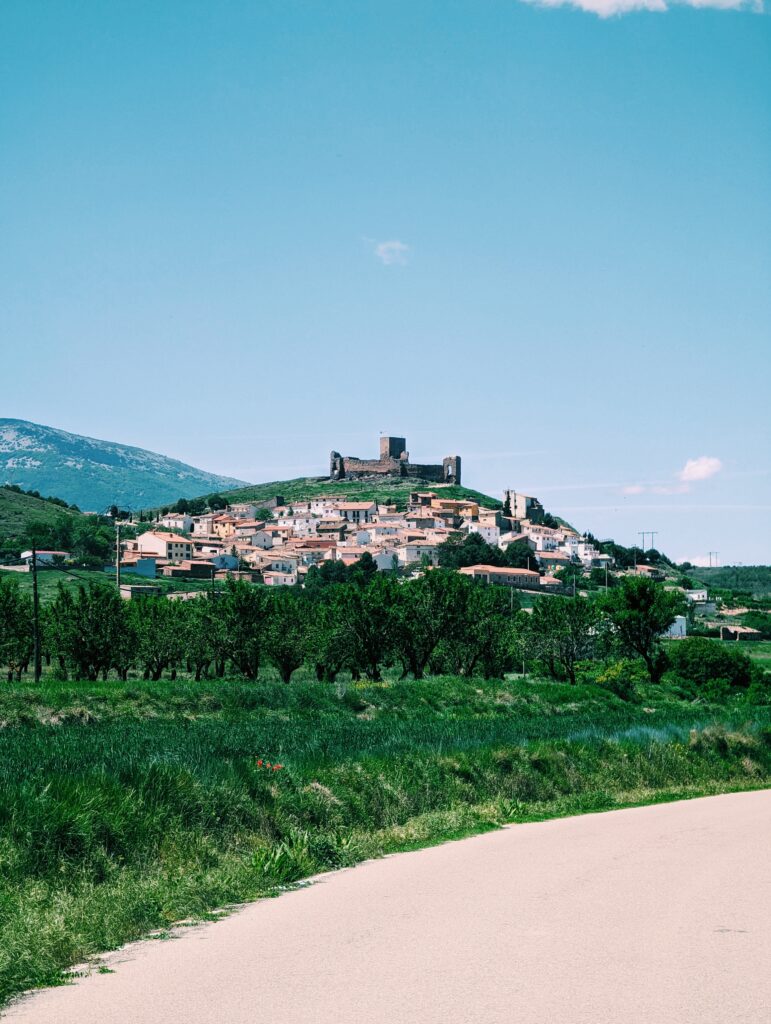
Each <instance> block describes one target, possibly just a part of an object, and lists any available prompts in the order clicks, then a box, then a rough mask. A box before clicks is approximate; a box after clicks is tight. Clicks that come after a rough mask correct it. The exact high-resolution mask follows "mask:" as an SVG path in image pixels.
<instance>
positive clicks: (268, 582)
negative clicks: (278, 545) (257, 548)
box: [262, 569, 297, 587]
mask: <svg viewBox="0 0 771 1024" xmlns="http://www.w3.org/2000/svg"><path fill="white" fill-rule="evenodd" d="M262 582H263V583H264V584H265V586H266V587H293V586H295V585H296V583H297V573H296V572H276V571H275V570H272V569H269V570H267V571H263V574H262Z"/></svg>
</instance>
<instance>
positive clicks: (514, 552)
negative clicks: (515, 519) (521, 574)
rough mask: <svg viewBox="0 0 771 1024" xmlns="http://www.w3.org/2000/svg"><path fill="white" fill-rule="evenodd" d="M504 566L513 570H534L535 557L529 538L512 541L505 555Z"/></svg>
mask: <svg viewBox="0 0 771 1024" xmlns="http://www.w3.org/2000/svg"><path fill="white" fill-rule="evenodd" d="M503 564H504V565H507V566H510V567H511V568H512V569H534V568H535V556H534V555H533V552H532V551H531V549H530V545H529V544H528V543H527V538H525V537H523V538H522V540H514V541H512V542H511V543H510V544H509V545H508V546H507V547H506V550H505V551H504V553H503Z"/></svg>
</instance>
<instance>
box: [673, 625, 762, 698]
mask: <svg viewBox="0 0 771 1024" xmlns="http://www.w3.org/2000/svg"><path fill="white" fill-rule="evenodd" d="M669 660H670V662H671V665H672V669H673V671H674V673H675V674H676V675H677V676H679V677H680V679H683V680H685V681H686V682H687V683H691V684H693V685H695V686H697V687H698V688H699V689H701V688H704V689H713V690H714V688H715V684H716V683H717V681H718V680H720V681H723V680H724V681H725V683H726V684H727V686H728V687H729V688H730V687H741V688H744V689H746V688H747V687H748V686H749V685H750V684H751V683H752V682H753V680H754V679H755V678H756V676H757V671H758V670H756V669H755V666H754V665H753V663H752V661H751V659H750V658H749V657H748V656H747V655H746V654H743V653H742V652H741V651H736V650H732V649H731V648H728V647H724V646H723V644H721V643H718V642H716V641H714V640H707V639H705V638H703V637H689V638H687V639H685V640H678V641H677V642H676V643H673V644H672V645H671V646H670V648H669ZM724 689H725V686H722V685H721V686H720V690H721V691H723V690H724Z"/></svg>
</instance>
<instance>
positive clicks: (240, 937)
mask: <svg viewBox="0 0 771 1024" xmlns="http://www.w3.org/2000/svg"><path fill="white" fill-rule="evenodd" d="M770 850H771V790H767V791H765V792H757V793H741V794H735V795H729V796H718V797H711V798H708V799H704V800H693V801H686V802H682V803H674V804H664V805H659V806H656V807H645V808H639V809H634V810H624V811H615V812H612V813H609V814H595V815H589V816H585V817H579V818H567V819H562V820H559V821H550V822H544V823H541V824H535V825H519V826H514V827H511V828H507V829H504V830H502V831H499V832H494V833H489V834H487V835H484V836H478V837H476V838H473V839H466V840H463V841H461V842H456V843H449V844H447V845H445V846H440V847H435V848H433V849H429V850H422V851H419V852H417V853H408V854H401V855H398V856H395V857H390V858H387V859H385V860H381V861H375V862H371V863H368V864H364V865H362V866H360V867H357V868H354V869H352V870H349V871H340V872H336V873H334V874H330V875H326V876H323V877H322V878H321V879H319V880H318V881H317V883H316V884H315V885H313V886H311V887H309V888H306V889H303V890H299V891H295V892H292V893H288V894H286V895H284V896H282V897H281V898H280V899H276V900H265V901H263V902H260V903H255V904H252V905H250V906H249V907H247V908H246V909H244V910H243V911H240V912H239V913H237V914H234V915H233V916H232V917H230V918H228V919H226V920H224V921H221V922H219V923H217V924H214V925H206V926H203V927H201V928H197V929H192V930H190V931H188V932H186V933H185V934H184V935H183V937H181V938H179V939H177V940H175V941H169V942H145V943H137V944H135V945H133V946H131V947H127V948H126V949H124V950H122V951H121V952H120V953H116V954H114V955H113V956H112V958H111V960H110V963H111V966H112V967H114V968H115V973H114V974H104V975H99V974H95V975H91V976H90V977H89V978H86V979H84V980H82V981H80V982H78V983H77V984H75V985H71V986H67V987H65V988H59V989H51V990H48V991H46V992H43V993H39V994H37V995H34V996H32V997H31V998H29V999H27V1000H26V1001H24V1002H22V1003H21V1004H18V1005H17V1006H16V1007H14V1008H12V1009H11V1011H10V1012H9V1013H8V1016H7V1019H8V1021H9V1022H10V1021H13V1022H14V1024H22V1022H24V1024H44V1022H45V1024H168V1022H174V1021H179V1022H184V1024H214V1022H222V1024H247V1022H248V1024H257V1022H269V1024H386V1022H387V1024H429V1022H430V1024H439V1022H441V1024H498V1022H500V1024H503V1022H505V1024H536V1022H538V1024H556V1022H562V1024H583V1022H586V1024H605V1022H608V1024H611V1022H612V1024H637V1022H645V1024H683V1022H690V1021H693V1022H697V1024H717V1022H721V1024H722V1022H725V1024H729V1022H730V1024H755V1022H757V1024H760V1022H763V1024H768V1022H769V1020H771V938H770V928H769V922H770V921H771V913H770V912H769V911H770V910H771V899H770V893H769V881H770V877H769V876H770V868H771V865H770V863H769V862H770V857H769V851H770Z"/></svg>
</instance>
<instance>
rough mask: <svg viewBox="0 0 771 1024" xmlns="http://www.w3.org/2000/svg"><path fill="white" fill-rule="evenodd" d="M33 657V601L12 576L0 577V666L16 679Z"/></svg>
mask: <svg viewBox="0 0 771 1024" xmlns="http://www.w3.org/2000/svg"><path fill="white" fill-rule="evenodd" d="M31 657H32V601H31V600H30V598H29V596H28V595H26V594H23V593H22V592H21V589H20V587H19V585H18V583H17V582H16V580H14V579H8V578H5V579H0V669H1V670H5V672H6V673H7V677H8V682H11V680H12V679H14V678H16V679H19V678H20V677H21V673H22V671H23V670H24V668H25V667H26V666H27V665H28V664H29V661H30V658H31Z"/></svg>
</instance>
